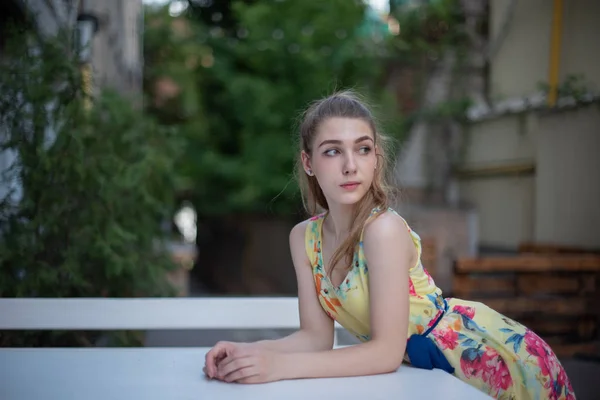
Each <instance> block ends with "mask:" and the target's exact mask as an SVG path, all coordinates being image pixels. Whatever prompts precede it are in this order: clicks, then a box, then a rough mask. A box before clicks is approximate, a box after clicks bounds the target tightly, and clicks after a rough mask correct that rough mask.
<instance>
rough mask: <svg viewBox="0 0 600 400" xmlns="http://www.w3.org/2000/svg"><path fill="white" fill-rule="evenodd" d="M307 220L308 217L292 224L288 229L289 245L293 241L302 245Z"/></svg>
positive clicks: (308, 220)
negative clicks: (289, 229) (290, 228)
mask: <svg viewBox="0 0 600 400" xmlns="http://www.w3.org/2000/svg"><path fill="white" fill-rule="evenodd" d="M309 222H310V219H307V220H304V221H302V222H299V223H297V224H296V225H294V227H293V228H292V230H291V231H290V245H292V244H294V243H300V244H302V246H304V237H305V235H306V228H307V227H308V224H309Z"/></svg>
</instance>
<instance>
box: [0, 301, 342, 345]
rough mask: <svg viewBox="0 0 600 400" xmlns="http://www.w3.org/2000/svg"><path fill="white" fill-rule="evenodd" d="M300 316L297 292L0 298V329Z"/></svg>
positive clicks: (139, 326)
mask: <svg viewBox="0 0 600 400" xmlns="http://www.w3.org/2000/svg"><path fill="white" fill-rule="evenodd" d="M299 321H300V320H299V310H298V299H297V298H296V297H226V298H215V297H203V298H0V330H106V331H108V330H149V329H169V330H172V329H298V328H299V327H300V322H299ZM335 328H336V330H337V329H339V328H341V326H340V325H338V324H337V323H336V325H335ZM334 345H335V346H337V333H335V335H334Z"/></svg>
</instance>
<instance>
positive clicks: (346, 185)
mask: <svg viewBox="0 0 600 400" xmlns="http://www.w3.org/2000/svg"><path fill="white" fill-rule="evenodd" d="M358 185H360V182H347V183H343V184H341V185H340V186H341V187H342V188H343V189H345V190H354V189H356V188H357V187H358Z"/></svg>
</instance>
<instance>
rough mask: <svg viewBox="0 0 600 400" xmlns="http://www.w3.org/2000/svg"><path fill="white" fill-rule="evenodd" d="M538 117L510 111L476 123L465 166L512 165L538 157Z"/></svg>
mask: <svg viewBox="0 0 600 400" xmlns="http://www.w3.org/2000/svg"><path fill="white" fill-rule="evenodd" d="M536 133H537V119H536V118H535V116H532V115H528V114H521V115H509V116H506V117H504V118H497V119H491V120H486V121H482V122H479V123H474V124H472V125H471V126H470V127H469V129H468V132H467V148H466V153H465V158H464V160H463V165H462V167H463V168H467V169H470V168H478V167H484V166H492V165H493V166H500V165H502V166H509V165H514V164H522V163H532V162H533V160H534V159H535V151H536V150H535V149H536V147H535V146H536V139H537V135H536Z"/></svg>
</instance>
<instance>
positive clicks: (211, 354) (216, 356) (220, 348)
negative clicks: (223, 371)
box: [203, 341, 250, 379]
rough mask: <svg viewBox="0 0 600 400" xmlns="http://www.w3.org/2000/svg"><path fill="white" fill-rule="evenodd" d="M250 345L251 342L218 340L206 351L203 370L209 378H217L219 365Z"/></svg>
mask: <svg viewBox="0 0 600 400" xmlns="http://www.w3.org/2000/svg"><path fill="white" fill-rule="evenodd" d="M248 346H250V344H249V343H235V342H225V341H222V342H218V343H217V344H215V345H214V347H213V348H212V349H210V350H209V351H208V353H206V357H205V361H204V368H203V371H204V373H205V374H206V376H208V377H209V378H211V379H213V378H217V367H218V365H219V364H220V363H221V362H222V361H223V360H224V359H225V358H227V357H228V356H230V355H231V354H233V353H236V352H239V350H240V349H242V348H244V347H248Z"/></svg>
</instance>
